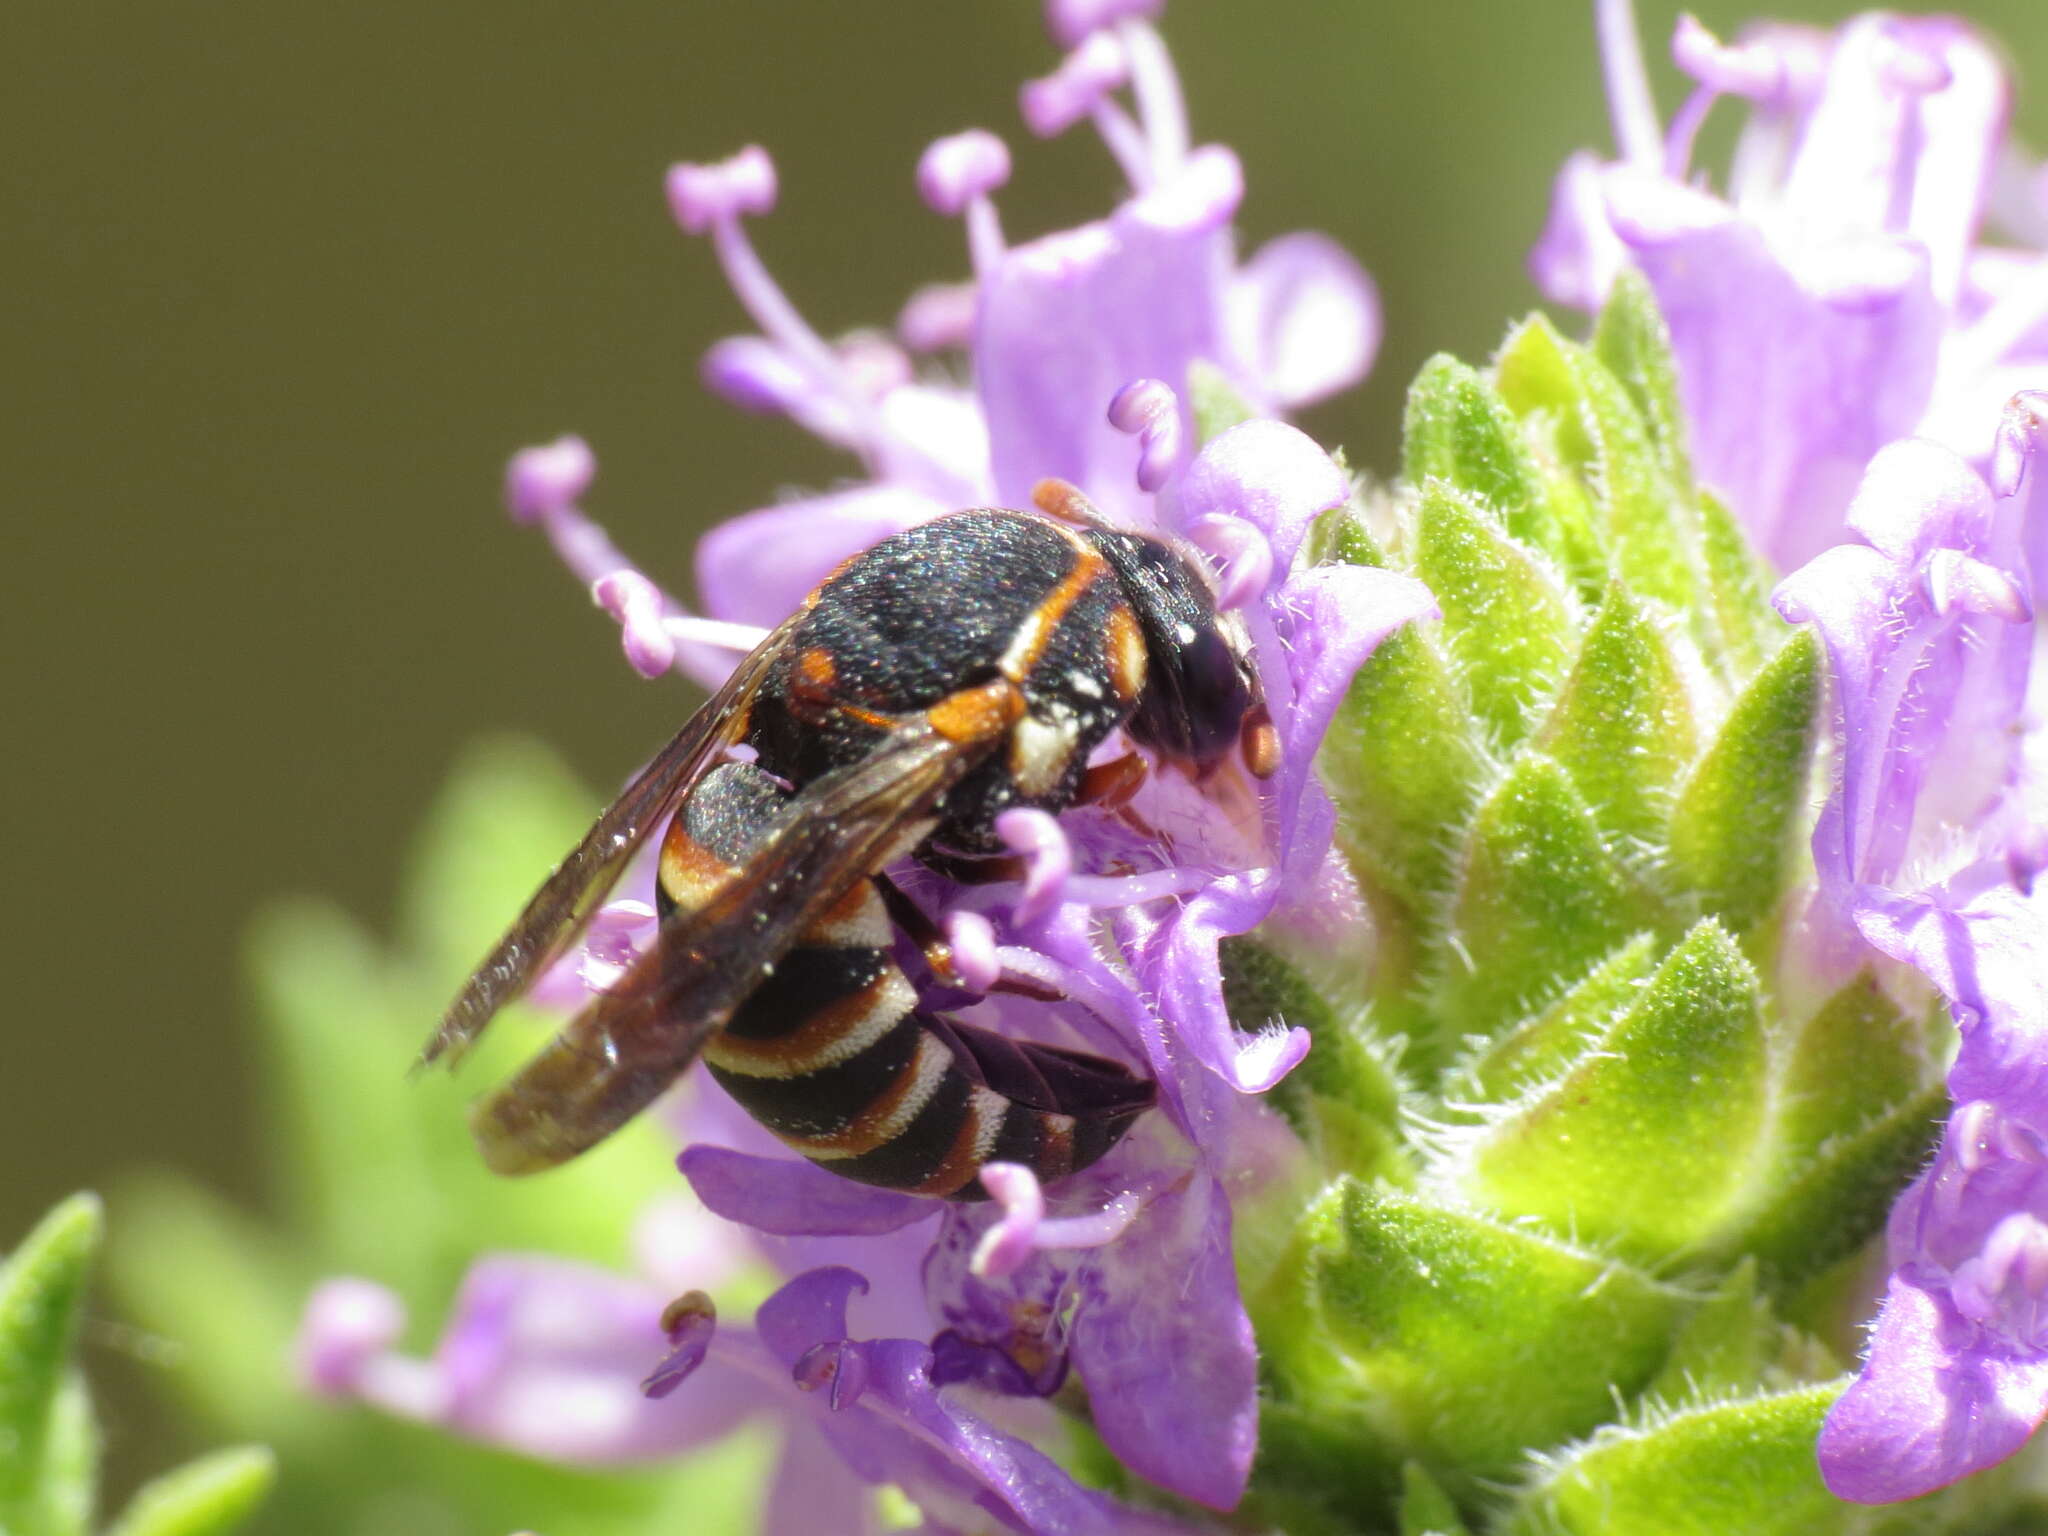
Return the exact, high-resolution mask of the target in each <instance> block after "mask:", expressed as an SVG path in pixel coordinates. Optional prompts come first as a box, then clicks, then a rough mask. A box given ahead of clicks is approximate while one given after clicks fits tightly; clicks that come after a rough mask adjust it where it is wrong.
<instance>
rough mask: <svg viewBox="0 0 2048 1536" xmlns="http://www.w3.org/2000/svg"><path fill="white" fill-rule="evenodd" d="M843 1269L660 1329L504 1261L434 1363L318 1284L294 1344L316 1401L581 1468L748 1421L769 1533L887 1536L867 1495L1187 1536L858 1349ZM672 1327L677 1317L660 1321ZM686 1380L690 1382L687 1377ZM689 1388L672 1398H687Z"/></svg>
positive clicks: (566, 1271)
mask: <svg viewBox="0 0 2048 1536" xmlns="http://www.w3.org/2000/svg"><path fill="white" fill-rule="evenodd" d="M867 1290H868V1283H867V1281H866V1280H864V1279H863V1278H862V1277H861V1276H860V1275H857V1274H855V1273H854V1272H853V1271H852V1270H849V1269H844V1268H824V1269H814V1270H810V1271H807V1272H806V1273H804V1274H802V1275H799V1276H798V1277H797V1278H795V1279H794V1280H792V1281H790V1282H789V1283H788V1284H787V1285H784V1286H783V1287H782V1288H781V1289H780V1290H778V1291H776V1293H775V1294H774V1295H773V1296H771V1297H769V1298H768V1300H767V1301H765V1302H763V1303H762V1305H761V1308H760V1310H759V1312H758V1314H757V1315H756V1318H755V1324H754V1327H753V1328H751V1329H747V1328H731V1327H719V1328H718V1329H717V1330H716V1331H715V1333H711V1332H710V1331H709V1330H708V1328H694V1327H693V1324H694V1323H695V1322H696V1321H697V1320H699V1319H701V1318H702V1314H701V1312H688V1311H686V1313H685V1319H684V1321H683V1322H682V1323H680V1324H678V1325H677V1326H675V1327H670V1328H667V1329H666V1330H665V1327H664V1324H665V1311H667V1309H665V1308H664V1305H663V1300H662V1296H661V1293H660V1292H659V1291H658V1290H655V1289H654V1288H652V1287H651V1286H649V1285H646V1284H644V1283H641V1282H636V1281H631V1280H627V1279H623V1278H621V1277H619V1276H616V1275H612V1274H609V1273H606V1272H605V1271H603V1270H597V1269H592V1268H590V1267H588V1266H585V1265H578V1264H569V1263H564V1262H560V1261H556V1260H549V1259H542V1258H511V1257H501V1258H496V1259H491V1260H487V1261H485V1262H484V1263H482V1264H479V1265H478V1266H477V1267H476V1269H475V1270H474V1271H472V1273H471V1275H470V1278H469V1280H468V1282H467V1283H466V1284H465V1285H464V1287H463V1291H462V1294H461V1296H460V1297H459V1298H458V1299H457V1302H456V1308H455V1315H454V1317H453V1318H452V1319H451V1321H450V1323H449V1326H448V1329H447V1331H446V1332H445V1333H444V1334H443V1336H442V1340H441V1344H440V1347H439V1348H438V1349H437V1350H436V1351H435V1353H434V1355H433V1357H432V1358H431V1359H425V1360H422V1359H416V1358H412V1357H409V1356H406V1355H403V1354H399V1353H397V1352H396V1351H395V1350H394V1348H393V1346H394V1344H395V1343H396V1341H397V1338H398V1336H399V1334H400V1332H401V1331H402V1330H403V1327H404V1321H405V1319H404V1313H403V1309H402V1308H401V1307H400V1306H399V1304H398V1302H397V1300H396V1298H395V1297H393V1296H391V1295H390V1293H389V1292H386V1291H384V1290H383V1289H382V1288H380V1287H377V1286H375V1285H372V1284H371V1283H370V1282H368V1281H362V1280H336V1281H330V1282H328V1284H327V1285H325V1286H323V1287H322V1288H321V1289H320V1290H319V1291H318V1292H317V1293H316V1294H315V1296H314V1297H313V1300H312V1302H311V1304H310V1305H309V1307H308V1309H307V1316H306V1321H305V1324H304V1326H303V1328H302V1330H301V1342H300V1353H301V1359H302V1371H303V1374H304V1375H305V1376H306V1378H307V1379H308V1382H309V1385H311V1386H312V1387H313V1388H314V1390H316V1391H319V1392H322V1393H324V1394H326V1395H330V1396H347V1397H354V1398H357V1399H360V1400H362V1401H365V1402H368V1403H371V1404H373V1405H375V1406H377V1407H380V1408H382V1409H384V1410H386V1411H388V1412H391V1413H395V1414H398V1415H400V1416H402V1417H406V1418H412V1419H418V1420H421V1421H424V1422H427V1423H434V1424H440V1425H443V1426H446V1427H448V1428H451V1429H454V1430H457V1431H459V1432H460V1433H462V1434H464V1435H467V1436H469V1437H470V1438H473V1439H477V1440H481V1441H483V1442H485V1443H487V1444H492V1445H500V1446H504V1447H506V1448H508V1449H511V1450H516V1451H523V1452H525V1453H527V1454H529V1455H539V1456H546V1457H548V1458H550V1459H553V1460H558V1461H568V1462H574V1463H584V1464H606V1463H614V1462H632V1461H643V1460H648V1459H653V1458H658V1457H666V1456H674V1455H679V1454H683V1453H686V1452H689V1451H692V1450H695V1449H698V1448H699V1447H701V1446H704V1445H707V1444H710V1443H712V1442H714V1441H716V1440H718V1439H720V1438H722V1437H723V1436H725V1435H727V1434H729V1433H731V1432H732V1431H733V1430H734V1429H736V1428H738V1427H739V1426H741V1425H742V1424H745V1423H748V1422H750V1421H755V1420H760V1419H764V1418H765V1419H769V1420H771V1421H772V1422H774V1423H775V1424H776V1426H777V1427H778V1428H779V1430H780V1432H781V1436H782V1450H781V1455H780V1459H779V1465H778V1466H777V1468H776V1470H775V1471H774V1473H773V1474H772V1475H771V1483H770V1488H771V1490H772V1491H771V1493H770V1496H769V1500H768V1507H767V1510H766V1514H765V1518H764V1521H763V1525H762V1529H763V1531H764V1532H765V1533H766V1536H797V1533H802V1536H810V1533H813V1532H816V1531H822V1530H831V1531H846V1532H850V1533H857V1532H862V1531H873V1530H876V1529H878V1527H876V1526H875V1525H874V1524H873V1523H872V1521H871V1520H870V1519H869V1518H868V1517H867V1515H866V1514H865V1513H864V1511H866V1510H867V1508H868V1507H869V1501H868V1496H867V1488H866V1486H865V1485H871V1484H881V1483H891V1484H894V1485H895V1486H896V1487H898V1488H899V1489H901V1490H902V1491H903V1492H904V1493H905V1494H906V1495H907V1496H909V1497H910V1498H911V1499H912V1500H913V1501H914V1502H916V1503H917V1505H918V1506H919V1507H920V1509H922V1510H923V1511H924V1513H925V1515H926V1517H927V1519H928V1520H930V1521H931V1522H933V1524H932V1525H931V1526H930V1527H929V1528H930V1529H934V1530H940V1531H969V1530H976V1531H979V1530H986V1529H990V1528H992V1527H991V1524H990V1522H994V1526H993V1528H996V1529H1002V1530H1009V1531H1059V1532H1072V1533H1076V1536H1173V1533H1175V1532H1180V1533H1183V1536H1185V1533H1186V1532H1187V1531H1188V1527H1186V1526H1184V1525H1181V1524H1179V1523H1177V1522H1173V1521H1169V1520H1166V1519H1163V1518H1160V1517H1156V1516H1151V1515H1146V1514H1143V1513H1140V1512H1138V1511H1135V1510H1130V1509H1126V1508H1124V1507H1123V1506H1121V1505H1118V1504H1117V1503H1116V1502H1114V1501H1113V1500H1111V1499H1108V1498H1106V1497H1104V1496H1103V1495H1101V1494H1098V1493H1091V1492H1089V1491H1087V1490H1085V1489H1082V1488H1079V1487H1077V1486H1075V1484H1074V1483H1073V1481H1072V1480H1071V1479H1070V1478H1069V1477H1068V1476H1067V1475H1066V1473H1064V1472H1063V1471H1061V1470H1060V1469H1059V1467H1058V1466H1057V1465H1056V1464H1055V1463H1054V1462H1052V1461H1051V1460H1050V1459H1049V1458H1047V1457H1046V1456H1045V1455H1044V1454H1043V1453H1042V1452H1041V1451H1039V1450H1037V1449H1035V1448H1034V1447H1033V1446H1032V1445H1031V1444H1029V1443H1028V1442H1027V1441H1026V1440H1023V1439H1020V1438H1018V1437H1017V1436H1016V1435H1013V1434H1010V1433H1006V1432H1005V1431H1003V1430H1002V1429H999V1428H997V1427H996V1426H995V1425H993V1424H992V1423H990V1422H989V1421H988V1420H987V1419H985V1418H983V1417H982V1416H981V1415H979V1414H977V1413H975V1412H973V1411H972V1410H970V1409H968V1408H966V1407H964V1406H962V1405H960V1404H959V1403H957V1402H955V1401H953V1400H952V1399H951V1397H950V1396H947V1395H942V1394H941V1392H940V1390H939V1388H938V1386H937V1385H935V1384H934V1381H933V1377H932V1372H931V1363H932V1355H931V1351H930V1350H929V1349H928V1348H927V1347H926V1346H925V1345H924V1344H922V1343H919V1342H917V1341H915V1340H912V1339H899V1338H860V1339H856V1338H854V1337H853V1336H852V1331H851V1325H850V1322H849V1319H848V1315H847V1314H848V1306H849V1303H850V1302H852V1301H854V1300H856V1299H857V1298H859V1297H861V1296H862V1295H863V1294H864V1293H865V1292H866V1291H867ZM668 1315H669V1316H673V1312H668ZM685 1330H690V1331H691V1333H692V1338H691V1344H692V1348H691V1356H692V1358H690V1359H689V1360H688V1361H687V1362H686V1363H682V1364H678V1365H673V1366H670V1367H668V1374H667V1375H665V1376H664V1377H663V1378H661V1379H660V1381H659V1386H658V1389H657V1390H650V1391H646V1392H643V1391H641V1390H640V1389H639V1387H638V1386H636V1384H635V1380H636V1373H637V1372H644V1371H645V1369H646V1366H647V1363H648V1362H649V1361H650V1360H652V1359H654V1358H656V1357H658V1355H659V1353H660V1350H661V1347H662V1342H663V1339H664V1336H665V1332H666V1336H667V1337H669V1338H670V1339H671V1340H673V1339H674V1338H675V1336H676V1335H677V1334H678V1333H679V1332H683V1331H685ZM684 1378H688V1379H687V1380H684ZM678 1388H680V1389H681V1390H678Z"/></svg>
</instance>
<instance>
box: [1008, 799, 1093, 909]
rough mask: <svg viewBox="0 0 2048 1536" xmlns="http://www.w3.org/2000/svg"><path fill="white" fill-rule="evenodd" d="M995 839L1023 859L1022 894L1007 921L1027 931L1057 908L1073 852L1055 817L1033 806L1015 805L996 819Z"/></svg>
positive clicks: (1072, 864) (1071, 871)
mask: <svg viewBox="0 0 2048 1536" xmlns="http://www.w3.org/2000/svg"><path fill="white" fill-rule="evenodd" d="M995 830H996V836H997V837H999V838H1001V839H1002V840H1003V844H1004V846H1006V847H1007V848H1009V850H1010V851H1011V852H1012V853H1016V854H1020V855H1022V856H1023V859H1024V891H1023V894H1022V895H1021V896H1019V897H1018V899H1017V905H1016V908H1015V909H1014V911H1013V912H1012V914H1011V920H1012V921H1013V922H1015V923H1016V925H1017V926H1018V927H1019V928H1029V927H1031V926H1032V925H1033V924H1034V923H1036V922H1038V921H1039V919H1041V918H1043V917H1044V916H1046V914H1048V913H1049V912H1051V911H1052V909H1053V908H1054V907H1056V906H1058V905H1059V903H1060V899H1061V895H1062V892H1063V890H1064V888H1065V886H1066V883H1067V877H1068V876H1069V875H1071V874H1072V873H1073V870H1074V849H1073V845H1072V844H1071V843H1069V842H1068V841H1067V834H1066V830H1065V829H1064V828H1063V827H1061V826H1060V824H1059V820H1058V818H1056V817H1054V816H1051V815H1048V814H1047V813H1046V812H1044V811H1041V810H1039V809H1037V808H1036V807H1034V806H1018V807H1016V808H1014V809H1012V810H1007V811H1004V812H1003V813H1002V814H1001V815H1000V816H998V817H996V823H995Z"/></svg>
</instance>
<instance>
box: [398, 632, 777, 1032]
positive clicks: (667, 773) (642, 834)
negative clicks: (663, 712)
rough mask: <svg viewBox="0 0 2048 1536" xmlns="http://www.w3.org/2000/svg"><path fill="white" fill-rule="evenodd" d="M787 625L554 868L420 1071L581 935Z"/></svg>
mask: <svg viewBox="0 0 2048 1536" xmlns="http://www.w3.org/2000/svg"><path fill="white" fill-rule="evenodd" d="M796 622H797V621H796V619H795V618H792V619H790V620H788V621H787V622H785V623H784V624H783V625H782V626H781V627H780V628H778V629H776V630H774V631H773V632H771V633H770V634H769V635H768V637H767V638H766V639H764V640H763V641H762V642H761V643H760V644H759V645H758V646H756V647H755V648H754V649H753V650H752V651H750V652H749V653H748V654H747V656H746V657H745V659H744V660H742V661H741V662H740V664H739V665H738V666H737V667H735V668H734V669H733V673H732V676H731V677H729V678H727V679H726V680H725V683H724V685H723V686H722V687H720V688H719V690H718V692H717V693H715V694H713V695H712V696H711V698H710V699H709V700H708V701H707V702H706V703H705V705H704V707H703V708H701V709H699V710H698V711H697V712H696V713H695V714H694V715H692V716H691V717H690V718H689V720H688V722H687V723H685V724H684V726H683V728H682V729H681V730H680V731H678V732H676V734H675V737H674V739H672V740H671V741H670V742H669V743H668V745H667V746H665V747H663V748H662V749H661V751H659V752H658V753H656V754H655V756H654V760H653V761H652V762H650V763H649V764H648V765H647V766H646V767H645V768H643V769H641V771H640V773H639V775H638V776H637V777H636V778H635V779H634V780H633V782H632V783H630V784H628V785H627V786H626V788H625V791H624V792H623V793H622V794H620V796H619V798H618V799H616V800H614V801H613V802H612V803H611V804H610V805H609V806H607V807H606V808H605V810H604V813H603V814H602V815H600V816H599V817H598V818H597V824H596V825H595V826H593V827H592V828H591V829H590V831H589V832H588V833H587V834H586V835H585V836H584V839H583V841H582V842H580V843H578V844H577V845H576V846H575V848H574V849H573V850H571V851H570V853H569V856H568V857H567V858H565V859H564V860H562V862H561V863H560V864H559V865H557V866H556V867H555V872H554V873H553V874H551V875H549V876H548V878H547V880H546V881H545V882H544V883H543V884H542V886H541V888H540V889H539V890H538V891H536V892H534V894H533V898H532V900H530V901H528V902H527V904H526V910H525V911H523V912H521V913H520V914H519V917H518V920H517V921H515V922H514V923H513V924H512V926H511V927H510V928H509V929H507V930H506V932H505V936H504V937H503V938H502V939H500V940H498V944H497V947H496V948H495V949H493V950H492V951H491V952H490V954H489V955H488V956H487V957H486V958H485V960H484V962H483V964H482V965H480V966H478V967H477V968H476V970H475V971H474V972H473V973H472V974H471V976H470V978H469V980H468V981H467V982H465V983H464V984H463V988H462V991H461V992H460V993H458V994H457V995H456V998H455V1001H454V1002H453V1003H451V1004H449V1006H448V1011H447V1012H446V1013H445V1014H443V1015H442V1016H441V1024H440V1027H439V1028H438V1029H436V1030H435V1031H434V1036H433V1038H432V1039H431V1040H429V1041H428V1042H427V1045H426V1049H425V1050H424V1051H422V1052H421V1053H420V1061H421V1063H422V1065H425V1064H429V1063H432V1062H435V1061H438V1060H440V1059H441V1058H442V1057H443V1056H446V1057H448V1058H449V1059H450V1060H451V1061H460V1060H461V1058H462V1055H463V1053H464V1052H466V1051H467V1050H468V1049H469V1047H470V1046H471V1045H472V1044H474V1043H475V1041H476V1038H477V1036H479V1035H481V1034H482V1033H483V1032H484V1027H485V1026H486V1025H488V1024H489V1023H490V1022H491V1019H492V1018H493V1017H494V1016H495V1015H496V1014H497V1012H498V1010H499V1009H500V1008H503V1007H504V1006H505V1005H506V1004H507V1003H509V1002H511V1001H512V1000H513V999H514V998H516V997H518V996H519V995H520V994H521V993H523V992H525V991H526V989H527V988H528V987H530V986H532V985H533V983H534V982H535V981H536V980H538V979H539V977H540V975H541V973H542V972H544V971H545V970H546V969H547V968H548V967H549V966H550V965H552V964H554V962H555V961H556V960H558V959H559V958H560V957H561V956H562V955H563V954H564V953H565V952H566V951H567V950H568V948H569V946H570V945H572V944H574V943H575V942H576V940H577V939H578V938H579V937H580V936H581V935H582V933H583V930H584V929H585V928H586V927H587V926H589V923H590V919H591V918H592V917H593V916H594V915H595V914H596V912H597V909H598V906H599V904H600V903H601V902H603V900H604V898H605V894H606V893H607V892H608V891H610V890H611V888H612V887H613V886H614V885H615V884H617V883H618V879H619V876H620V875H621V874H623V873H624V872H625V868H626V864H627V861H628V860H630V859H631V858H632V857H633V855H634V853H635V852H636V851H637V850H638V849H639V848H640V846H641V844H643V843H645V842H646V841H647V839H648V837H649V835H651V834H652V833H653V832H654V831H655V830H656V829H658V828H659V827H660V826H661V825H662V824H663V823H664V822H665V821H666V820H667V819H668V817H669V816H670V814H671V813H673V812H674V810H675V808H676V806H677V805H679V804H680V803H681V802H682V799H683V796H684V795H685V794H686V793H687V792H688V790H689V787H690V785H691V784H693V783H695V782H696V780H697V779H698V778H699V777H700V776H701V775H702V774H703V772H704V770H705V769H706V767H708V766H709V764H710V762H711V759H712V758H714V757H715V756H717V755H718V753H720V752H721V751H723V750H724V749H725V748H726V747H727V746H729V745H731V744H732V743H733V742H734V741H737V740H738V739H739V736H740V733H741V732H742V731H744V730H745V728H746V720H747V705H748V704H749V702H751V700H752V699H753V697H754V695H755V694H756V693H757V692H758V691H759V690H760V687H761V684H762V682H763V681H764V680H765V679H766V677H767V675H768V669H769V668H770V667H771V666H772V665H774V663H775V660H776V658H777V657H778V656H780V655H781V654H782V649H783V646H784V645H785V644H786V643H787V641H788V639H789V635H790V631H791V630H792V629H793V628H794V627H795V625H796Z"/></svg>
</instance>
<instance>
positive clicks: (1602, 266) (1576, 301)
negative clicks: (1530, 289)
mask: <svg viewBox="0 0 2048 1536" xmlns="http://www.w3.org/2000/svg"><path fill="white" fill-rule="evenodd" d="M1627 263H1628V250H1627V248H1626V247H1625V246H1623V245H1622V243H1621V239H1620V237H1619V236H1617V235H1616V234H1615V233H1614V226H1613V225H1612V224H1611V223H1609V222H1608V219H1607V193H1606V189H1605V171H1604V168H1603V167H1602V165H1601V162H1600V158H1599V157H1598V156H1597V155H1594V154H1593V153H1591V152H1590V151H1588V150H1583V149H1582V150H1580V151H1578V152H1577V153H1576V154H1574V155H1573V156H1572V157H1571V158H1570V159H1568V160H1566V161H1565V163H1564V166H1563V168H1562V169H1560V170H1559V171H1558V173H1557V182H1556V184H1555V186H1554V187H1553V188H1552V189H1551V194H1550V216H1549V218H1548V220H1547V221H1546V222H1545V223H1544V226H1543V233H1542V235H1541V236H1540V237H1539V238H1538V239H1537V241H1536V245H1535V248H1534V249H1532V250H1531V251H1530V252H1529V276H1530V277H1531V278H1532V279H1533V280H1534V281H1535V284H1536V286H1537V287H1538V288H1540V289H1541V290H1542V291H1543V294H1544V297H1546V298H1549V299H1551V300H1554V301H1555V302H1557V303H1559V304H1569V305H1571V306H1573V307H1574V308H1576V309H1598V308H1599V307H1600V305H1601V303H1602V302H1603V301H1604V300H1605V299H1606V297H1607V290H1608V289H1609V288H1611V287H1612V286H1613V285H1614V278H1615V274H1617V273H1618V272H1620V271H1621V269H1622V268H1623V267H1624V266H1626V265H1627Z"/></svg>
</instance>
